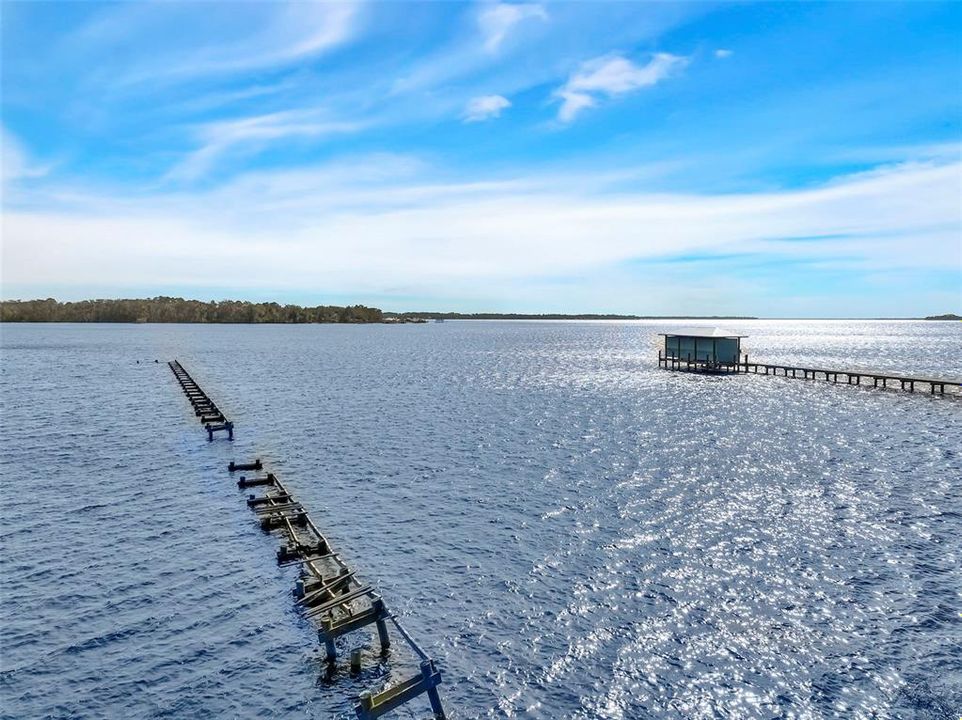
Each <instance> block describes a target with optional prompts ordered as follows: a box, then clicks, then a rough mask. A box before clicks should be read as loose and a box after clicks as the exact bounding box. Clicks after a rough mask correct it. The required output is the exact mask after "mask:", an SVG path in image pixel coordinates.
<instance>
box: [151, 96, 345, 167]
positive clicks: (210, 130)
mask: <svg viewBox="0 0 962 720" xmlns="http://www.w3.org/2000/svg"><path fill="white" fill-rule="evenodd" d="M363 127H364V124H363V123H359V122H348V121H339V120H332V119H330V118H329V117H328V116H327V115H326V114H325V113H324V112H323V111H319V110H290V111H284V112H276V113H270V114H266V115H255V116H252V117H245V118H239V119H234V120H226V121H218V122H212V123H208V124H206V125H203V126H201V127H199V128H197V129H196V131H195V132H196V136H197V138H198V139H199V140H200V141H201V143H202V144H201V146H200V147H199V148H198V149H196V150H194V151H193V152H191V153H190V154H188V155H187V156H186V157H185V158H184V159H183V160H181V161H180V162H178V163H177V165H175V166H174V167H173V168H172V169H171V170H170V171H169V172H168V173H167V179H168V180H195V179H197V178H199V177H201V176H202V175H204V174H205V173H207V172H208V171H209V170H211V169H212V168H213V167H214V165H215V164H216V163H217V161H218V160H220V159H221V158H222V157H223V156H224V155H226V154H228V153H230V152H235V151H236V152H242V153H247V154H250V153H253V152H256V151H258V150H260V149H262V148H263V147H265V146H266V145H268V144H270V143H273V142H276V141H279V140H284V139H291V138H322V137H327V136H330V135H338V134H345V133H352V132H357V131H358V130H360V129H362V128H363Z"/></svg>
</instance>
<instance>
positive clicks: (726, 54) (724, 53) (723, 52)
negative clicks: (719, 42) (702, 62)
mask: <svg viewBox="0 0 962 720" xmlns="http://www.w3.org/2000/svg"><path fill="white" fill-rule="evenodd" d="M734 54H735V53H734V52H733V51H731V50H728V49H727V48H718V49H717V50H716V51H715V57H716V58H721V59H722V60H724V59H725V58H730V57H731V56H732V55H734Z"/></svg>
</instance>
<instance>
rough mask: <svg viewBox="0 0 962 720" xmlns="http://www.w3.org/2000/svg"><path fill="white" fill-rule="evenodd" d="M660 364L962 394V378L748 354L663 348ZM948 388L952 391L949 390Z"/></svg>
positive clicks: (686, 369) (689, 369)
mask: <svg viewBox="0 0 962 720" xmlns="http://www.w3.org/2000/svg"><path fill="white" fill-rule="evenodd" d="M658 366H659V367H664V368H665V369H666V370H680V371H682V372H700V373H712V374H723V373H754V374H756V375H779V374H780V375H781V376H783V377H793V378H797V377H801V378H802V379H805V380H818V379H819V376H822V377H823V378H824V379H825V380H826V381H828V382H832V383H838V382H839V377H841V378H843V380H844V382H845V383H846V384H847V385H861V384H862V379H863V378H864V379H865V382H866V384H867V383H868V381H869V380H871V381H872V387H882V388H888V387H889V383H892V385H893V386H895V384H896V383H898V388H899V389H901V390H907V391H909V392H915V386H916V385H920V386H921V387H922V388H925V387H928V390H929V392H930V393H931V394H932V395H935V394H938V395H946V394H948V395H960V394H962V380H949V379H947V378H931V377H919V376H909V375H896V374H893V373H887V372H879V371H875V370H832V369H828V368H815V367H807V366H802V365H785V364H783V363H778V364H774V363H760V362H749V359H748V356H747V355H746V356H745V357H744V359H743V360H742V361H740V362H734V363H725V362H706V361H701V360H692V359H691V358H687V357H686V358H679V357H672V356H666V355H665V354H664V352H662V351H661V350H659V351H658ZM946 388H948V390H946Z"/></svg>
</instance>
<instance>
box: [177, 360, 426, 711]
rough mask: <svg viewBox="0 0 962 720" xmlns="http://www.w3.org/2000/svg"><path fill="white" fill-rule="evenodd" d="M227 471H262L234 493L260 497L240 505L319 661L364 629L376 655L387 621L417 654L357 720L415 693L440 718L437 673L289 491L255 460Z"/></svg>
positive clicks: (198, 401) (197, 400)
mask: <svg viewBox="0 0 962 720" xmlns="http://www.w3.org/2000/svg"><path fill="white" fill-rule="evenodd" d="M169 365H170V368H171V370H172V371H173V372H174V375H175V376H176V377H177V379H178V381H179V382H180V384H181V387H182V388H184V392H185V394H187V396H188V399H190V400H191V403H192V404H194V407H195V412H197V413H198V414H200V413H199V411H200V410H201V409H203V410H204V412H205V414H204V415H203V416H201V417H207V418H211V417H213V416H211V415H210V414H208V413H209V411H211V410H213V411H215V412H216V413H217V414H218V415H219V417H220V420H219V421H217V423H216V424H218V425H225V426H228V427H224V428H220V427H215V428H214V429H213V430H212V429H211V426H212V424H213V423H212V422H207V423H205V428H206V429H207V431H208V439H212V438H213V432H215V431H216V430H220V429H226V430H227V431H228V433H229V438H230V439H233V423H231V422H230V421H228V420H227V419H226V417H224V416H223V414H222V413H220V411H219V410H217V408H216V407H215V406H213V402H212V401H210V399H209V398H208V397H207V396H206V394H204V393H203V391H202V390H201V389H200V387H199V386H198V385H197V383H196V382H194V380H193V379H192V378H191V377H190V375H189V374H188V373H187V371H186V370H184V368H183V367H182V366H181V365H180V363H178V362H177V361H176V360H174V361H172V362H171V363H169ZM202 422H203V420H202ZM227 471H228V472H229V473H250V472H254V473H258V472H260V471H264V474H262V475H258V474H254V475H249V474H244V475H240V476H239V479H238V480H237V487H238V488H239V489H242V490H249V489H252V488H260V494H257V493H249V494H248V497H247V505H248V507H249V508H250V509H251V510H252V511H253V512H254V514H255V515H256V517H257V519H258V522H259V524H260V527H261V529H262V530H263V531H264V532H268V533H272V534H275V535H277V536H279V537H280V538H281V540H282V544H281V545H280V547H279V548H278V550H277V564H278V565H279V566H281V567H297V568H298V579H297V581H296V582H295V584H294V590H293V593H294V597H295V603H296V605H297V607H298V608H299V609H300V610H301V612H302V613H303V615H304V617H305V618H308V619H310V620H312V621H313V622H314V623H316V624H317V625H318V638H319V639H320V641H321V643H322V644H323V645H324V648H325V659H326V661H327V663H328V665H329V666H330V667H333V666H334V665H335V664H336V662H337V640H338V638H340V637H342V636H344V635H347V634H348V633H352V632H354V631H357V630H362V629H364V628H370V627H372V626H373V628H374V629H375V631H376V634H377V642H378V644H379V646H380V650H381V654H382V655H384V654H386V653H387V652H388V650H389V648H390V646H391V638H390V635H389V633H388V623H390V624H391V625H392V626H393V627H394V629H395V630H397V633H398V635H399V636H400V637H401V638H402V639H403V640H404V642H405V644H406V645H407V646H408V647H409V648H410V649H411V651H412V652H413V653H414V655H415V657H416V658H417V663H418V672H416V673H415V674H413V675H411V676H409V677H408V678H407V679H405V680H402V681H401V682H400V683H396V684H394V685H392V686H391V687H388V688H386V689H382V690H380V691H377V692H363V693H361V694H360V696H359V698H358V704H357V706H356V707H355V712H356V714H357V717H358V718H359V719H360V720H373V719H374V718H379V717H381V716H382V715H384V714H386V713H388V712H390V711H391V710H394V709H396V708H398V707H400V706H401V705H403V704H404V703H407V702H408V701H410V700H413V699H414V698H416V697H418V696H419V695H422V694H426V695H427V697H428V701H429V703H430V705H431V710H432V712H433V713H434V717H435V718H436V720H443V719H444V717H445V713H444V707H443V705H442V703H441V697H440V694H439V693H438V689H437V687H438V685H439V684H440V683H441V673H440V671H438V669H437V667H436V666H435V664H434V661H433V660H432V659H431V658H430V657H429V656H428V655H427V654H426V653H425V652H424V651H423V650H422V649H421V647H420V646H419V645H418V644H417V643H416V642H415V641H414V639H413V638H412V637H411V635H410V634H409V633H408V632H407V631H406V630H405V629H404V627H403V626H402V625H401V622H400V621H399V620H398V618H397V617H396V616H395V615H394V614H393V613H391V612H390V611H389V610H388V609H387V606H386V604H385V602H384V599H383V598H382V597H381V595H380V593H379V592H378V591H377V590H376V589H375V588H374V587H373V586H371V585H369V584H367V583H366V582H364V581H363V580H361V579H360V578H359V577H358V576H357V573H356V572H355V571H354V570H352V569H351V568H350V567H349V566H348V565H347V563H346V562H345V561H344V559H343V558H342V557H341V555H340V554H339V553H338V552H337V551H335V550H334V549H333V548H332V547H331V544H330V543H329V542H328V540H327V538H326V537H325V536H324V534H323V533H322V532H321V531H320V529H319V528H318V526H317V525H316V524H315V523H314V521H313V520H312V519H311V517H310V515H309V514H308V512H307V510H306V509H305V508H304V506H303V505H302V504H301V503H300V502H299V501H298V500H297V499H296V498H295V497H294V495H293V494H292V493H291V491H290V490H289V489H288V488H287V487H286V486H285V485H284V484H283V483H282V482H281V481H280V479H279V478H278V477H277V475H276V474H274V473H272V472H267V471H265V470H264V465H263V463H262V462H261V460H260V458H258V459H256V460H255V461H254V462H250V463H237V462H233V461H232V462H230V463H229V464H228V466H227ZM350 669H351V672H352V673H357V672H359V671H360V669H361V651H360V649H355V650H353V651H352V652H351V654H350Z"/></svg>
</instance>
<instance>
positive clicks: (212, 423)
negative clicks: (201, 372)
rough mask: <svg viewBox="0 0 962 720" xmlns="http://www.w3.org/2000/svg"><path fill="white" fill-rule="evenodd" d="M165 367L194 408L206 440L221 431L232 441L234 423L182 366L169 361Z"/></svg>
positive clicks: (211, 438) (174, 361)
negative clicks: (169, 370) (205, 433)
mask: <svg viewBox="0 0 962 720" xmlns="http://www.w3.org/2000/svg"><path fill="white" fill-rule="evenodd" d="M167 365H168V366H169V367H170V369H171V370H172V371H173V373H174V377H176V378H177V382H179V383H180V387H181V389H183V391H184V395H186V396H187V399H188V400H190V404H191V405H193V406H194V414H195V415H196V416H197V417H198V419H199V420H200V423H201V425H203V426H204V429H205V430H206V431H207V439H208V440H213V439H214V433H215V432H221V431H223V432H226V433H227V439H228V440H233V439H234V423H232V422H231V421H230V420H228V419H227V417H226V416H225V415H224V413H222V412H221V411H220V409H219V408H218V407H217V406H216V405H215V404H214V401H213V400H211V399H210V398H209V397H208V396H207V393H205V392H204V391H203V390H201V388H200V385H198V384H197V383H196V382H195V381H194V378H192V377H191V376H190V374H189V373H188V372H187V371H186V370H184V367H183V365H181V364H180V363H179V362H177V361H176V360H171V361H170V362H169V363H167Z"/></svg>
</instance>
